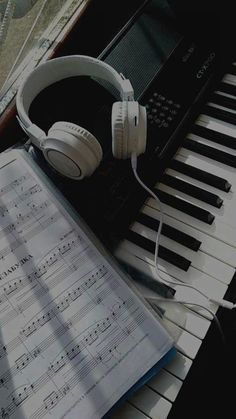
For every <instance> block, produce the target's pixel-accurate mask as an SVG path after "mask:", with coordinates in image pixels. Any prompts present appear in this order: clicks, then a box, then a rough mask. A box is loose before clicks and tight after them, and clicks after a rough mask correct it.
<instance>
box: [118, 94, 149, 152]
mask: <svg viewBox="0 0 236 419" xmlns="http://www.w3.org/2000/svg"><path fill="white" fill-rule="evenodd" d="M146 120H147V117H146V108H145V107H144V106H140V105H139V103H138V102H136V101H123V102H115V103H114V104H113V107H112V152H113V156H114V157H116V158H117V159H127V158H129V157H130V156H131V154H132V153H133V152H135V153H136V154H137V155H139V154H142V153H144V152H145V149H146V137H147V132H146V131H147V122H146Z"/></svg>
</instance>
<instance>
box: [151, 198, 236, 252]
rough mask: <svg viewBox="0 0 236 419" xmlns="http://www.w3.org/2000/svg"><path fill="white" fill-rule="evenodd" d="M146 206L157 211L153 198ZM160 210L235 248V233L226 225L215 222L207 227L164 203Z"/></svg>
mask: <svg viewBox="0 0 236 419" xmlns="http://www.w3.org/2000/svg"><path fill="white" fill-rule="evenodd" d="M146 205H148V206H149V207H151V208H155V209H159V208H158V205H157V202H156V200H154V198H149V199H148V201H147V202H146ZM162 208H163V212H164V213H165V214H167V215H169V216H171V217H173V218H175V219H177V220H179V221H182V222H183V223H185V224H187V225H190V226H191V227H193V228H196V229H198V230H200V231H202V232H204V233H207V234H209V235H211V236H212V237H215V238H216V239H219V240H221V241H223V242H225V243H226V244H229V245H231V246H234V247H235V231H234V229H232V228H231V227H230V226H228V225H227V224H225V223H222V222H219V221H218V220H217V222H214V224H212V225H209V224H206V223H203V222H202V221H200V220H198V219H196V218H194V217H191V216H190V215H188V214H185V213H183V212H182V211H180V210H178V209H175V208H172V207H171V206H169V205H166V204H164V203H162Z"/></svg>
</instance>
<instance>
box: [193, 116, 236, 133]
mask: <svg viewBox="0 0 236 419" xmlns="http://www.w3.org/2000/svg"><path fill="white" fill-rule="evenodd" d="M195 123H196V124H199V125H203V126H204V127H206V128H209V129H212V130H213V131H217V132H221V133H222V134H226V135H230V136H231V137H234V138H235V137H236V132H235V131H236V130H235V126H234V125H233V124H230V123H229V122H225V121H220V120H219V119H217V118H213V117H212V116H208V115H204V114H201V115H199V117H198V118H197V119H196V121H195Z"/></svg>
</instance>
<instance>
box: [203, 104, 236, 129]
mask: <svg viewBox="0 0 236 419" xmlns="http://www.w3.org/2000/svg"><path fill="white" fill-rule="evenodd" d="M202 113H203V114H204V115H208V116H210V117H213V118H215V119H219V120H221V121H224V122H228V123H229V124H232V125H235V124H236V115H235V114H234V113H233V112H230V111H227V110H225V109H220V108H219V107H215V106H214V107H213V106H210V105H209V104H208V105H204V106H203V109H202Z"/></svg>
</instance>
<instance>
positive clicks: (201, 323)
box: [157, 301, 211, 339]
mask: <svg viewBox="0 0 236 419" xmlns="http://www.w3.org/2000/svg"><path fill="white" fill-rule="evenodd" d="M157 304H158V305H159V306H160V307H161V308H163V309H164V310H165V313H164V318H165V319H167V320H170V321H171V322H172V323H174V324H176V325H177V326H180V327H181V328H182V329H184V330H186V332H189V333H191V334H193V335H194V336H196V337H197V338H199V339H204V337H205V336H206V333H207V331H208V329H209V327H210V324H211V323H210V322H209V320H207V319H206V318H204V317H202V316H200V315H199V314H197V313H196V312H194V311H192V310H190V309H189V308H187V307H186V308H185V307H184V306H183V305H181V306H180V304H178V303H176V304H178V306H180V307H181V308H182V310H184V312H185V317H184V319H185V322H184V325H181V322H178V317H177V316H176V315H175V312H173V310H172V307H173V305H174V303H169V302H165V301H162V302H159V303H158V302H157Z"/></svg>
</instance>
